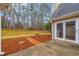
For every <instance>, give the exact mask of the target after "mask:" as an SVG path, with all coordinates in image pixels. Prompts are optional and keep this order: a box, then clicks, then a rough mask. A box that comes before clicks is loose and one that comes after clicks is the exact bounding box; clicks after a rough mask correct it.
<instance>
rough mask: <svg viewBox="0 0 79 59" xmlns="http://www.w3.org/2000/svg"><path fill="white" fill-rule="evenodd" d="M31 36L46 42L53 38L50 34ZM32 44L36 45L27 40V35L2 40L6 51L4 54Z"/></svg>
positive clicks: (3, 48)
mask: <svg viewBox="0 0 79 59" xmlns="http://www.w3.org/2000/svg"><path fill="white" fill-rule="evenodd" d="M30 38H33V39H35V40H38V41H40V42H46V41H49V40H51V36H50V35H40V36H39V35H38V36H30ZM31 46H34V44H32V43H31V42H29V41H28V40H27V37H20V38H9V39H3V40H2V50H3V51H4V52H5V54H4V55H8V54H11V53H15V52H18V51H20V50H22V49H25V48H29V47H31Z"/></svg>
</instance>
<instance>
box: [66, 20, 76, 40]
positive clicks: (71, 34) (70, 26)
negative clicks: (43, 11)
mask: <svg viewBox="0 0 79 59" xmlns="http://www.w3.org/2000/svg"><path fill="white" fill-rule="evenodd" d="M65 24H66V39H68V40H72V41H75V38H76V21H68V22H66V23H65Z"/></svg>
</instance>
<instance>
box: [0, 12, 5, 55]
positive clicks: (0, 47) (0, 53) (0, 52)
mask: <svg viewBox="0 0 79 59" xmlns="http://www.w3.org/2000/svg"><path fill="white" fill-rule="evenodd" d="M3 54H4V52H2V44H1V11H0V55H3Z"/></svg>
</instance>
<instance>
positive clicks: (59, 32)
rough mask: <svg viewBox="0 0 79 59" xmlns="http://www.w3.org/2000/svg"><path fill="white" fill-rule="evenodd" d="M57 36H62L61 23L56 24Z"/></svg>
mask: <svg viewBox="0 0 79 59" xmlns="http://www.w3.org/2000/svg"><path fill="white" fill-rule="evenodd" d="M57 37H58V38H63V23H58V24H57Z"/></svg>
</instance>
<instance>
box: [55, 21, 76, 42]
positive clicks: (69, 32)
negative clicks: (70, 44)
mask: <svg viewBox="0 0 79 59" xmlns="http://www.w3.org/2000/svg"><path fill="white" fill-rule="evenodd" d="M55 37H56V38H60V39H65V40H72V41H76V21H75V20H66V21H61V22H56V23H55Z"/></svg>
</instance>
